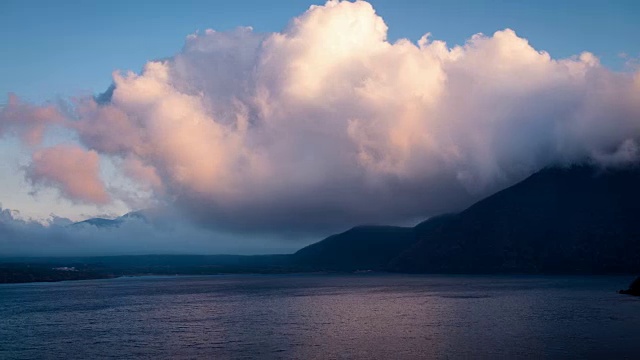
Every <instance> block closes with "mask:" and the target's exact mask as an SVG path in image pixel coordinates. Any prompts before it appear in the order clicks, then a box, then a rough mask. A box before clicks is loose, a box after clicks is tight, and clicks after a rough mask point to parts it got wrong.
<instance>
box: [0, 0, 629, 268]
mask: <svg viewBox="0 0 640 360" xmlns="http://www.w3.org/2000/svg"><path fill="white" fill-rule="evenodd" d="M428 30H429V29H428V28H426V29H425V31H428ZM517 30H518V29H513V30H512V29H505V30H502V31H498V32H496V33H494V34H486V35H483V34H476V35H473V36H472V37H470V38H469V39H468V40H467V42H466V43H464V44H462V45H451V44H445V43H444V42H442V41H439V40H437V39H433V38H431V37H430V36H429V34H426V35H425V36H424V37H423V38H421V39H420V40H419V41H418V42H416V43H414V42H411V41H409V40H406V39H401V40H398V41H395V42H393V43H392V42H389V41H387V31H388V29H387V26H386V24H385V22H384V20H383V19H382V18H381V17H379V16H378V15H377V14H376V13H375V10H374V9H373V7H372V6H371V5H370V4H368V3H366V2H362V1H358V2H354V3H352V2H337V1H329V2H328V3H327V4H326V5H324V6H312V7H311V8H310V9H309V10H308V11H306V12H305V13H303V14H301V15H300V16H299V17H297V18H295V19H292V20H291V22H290V23H289V25H288V26H287V27H286V28H285V29H284V30H282V31H281V32H276V33H258V32H255V31H253V30H252V29H251V28H249V27H240V28H237V29H235V30H231V31H215V30H205V31H202V32H197V33H194V34H192V35H189V36H188V37H187V39H186V41H185V44H184V47H183V48H182V49H181V50H180V51H179V52H178V53H177V54H176V55H174V56H172V57H169V58H165V59H161V60H157V61H150V62H148V63H147V64H146V65H145V66H144V69H143V70H142V71H141V72H140V73H134V72H120V71H116V72H114V73H113V86H111V87H110V88H109V89H107V90H106V91H105V92H104V93H102V94H99V95H97V96H95V97H93V96H80V97H75V98H69V99H63V100H60V101H57V102H51V103H46V104H33V103H29V102H28V101H25V100H23V99H21V98H20V96H19V94H17V95H15V94H10V95H9V96H8V100H7V102H6V105H4V106H3V107H2V108H1V109H0V136H3V139H4V140H3V141H17V140H16V139H19V141H20V145H19V146H20V149H21V151H23V152H25V153H26V154H28V159H26V160H25V163H24V164H22V165H23V166H21V167H20V171H22V174H24V178H25V179H26V183H27V184H28V186H30V189H32V191H34V192H35V193H36V194H37V193H38V192H42V191H49V190H50V189H55V191H57V192H58V193H59V196H60V197H62V198H64V199H67V200H69V201H71V202H73V203H74V204H77V205H78V206H82V205H86V204H90V205H97V206H99V207H102V208H105V209H106V208H108V207H109V206H111V205H113V204H120V205H122V206H124V207H126V208H128V209H132V210H140V209H145V210H146V211H148V212H150V213H152V214H153V216H148V217H147V218H145V219H131V221H125V222H124V223H123V225H121V226H117V227H112V228H105V227H95V226H92V225H91V224H88V225H86V226H80V227H77V226H74V227H69V226H68V225H69V224H70V223H71V222H72V221H70V220H68V219H65V218H59V217H55V216H53V217H51V218H50V219H48V220H47V223H46V224H42V223H41V222H37V221H32V220H29V219H28V215H27V216H26V217H27V219H25V218H24V216H20V215H19V214H17V213H15V212H14V211H12V210H10V209H2V210H1V212H0V253H2V254H3V255H20V256H24V255H94V254H151V253H274V252H283V251H284V252H288V251H292V250H294V249H297V248H299V247H301V246H302V245H305V244H308V243H310V242H312V241H313V240H316V239H318V238H321V237H323V236H325V235H328V234H331V233H334V232H337V231H341V230H345V229H348V228H350V227H352V226H354V225H359V224H403V223H410V222H414V223H415V222H417V221H418V220H422V219H426V218H428V217H431V216H435V215H439V214H442V213H449V212H458V211H461V210H462V209H464V208H466V207H467V206H469V205H471V204H472V203H474V202H475V201H477V200H479V199H482V198H484V197H486V196H488V195H490V194H493V193H495V192H496V191H498V190H501V189H503V188H505V187H507V186H510V185H513V184H515V183H517V182H518V181H521V180H522V179H524V178H526V177H527V176H529V175H531V174H533V173H534V172H536V171H538V170H540V169H543V168H545V167H553V166H560V167H562V166H569V165H571V164H583V163H588V164H591V165H593V166H594V167H595V168H600V169H624V168H627V167H629V166H632V165H635V164H637V162H638V158H639V156H640V148H639V143H638V141H639V140H640V71H638V70H636V69H633V68H632V69H629V70H625V71H622V72H620V71H612V70H610V69H608V68H607V67H605V66H603V65H602V64H601V63H600V61H599V60H598V57H597V56H596V55H594V54H592V53H589V52H583V53H580V54H576V55H575V56H572V57H568V58H562V59H554V58H552V57H551V56H550V55H549V54H548V53H546V52H544V51H543V50H540V49H536V48H534V47H532V46H531V45H530V44H529V43H528V41H527V40H526V39H524V38H522V37H520V36H518V34H517V33H516V31H517ZM585 50H588V49H585ZM60 134H63V135H60ZM36 198H37V195H36ZM0 200H1V198H0ZM18 210H19V209H18ZM120 215H121V214H120ZM154 219H155V220H154ZM40 220H41V219H40ZM412 225H413V224H412Z"/></svg>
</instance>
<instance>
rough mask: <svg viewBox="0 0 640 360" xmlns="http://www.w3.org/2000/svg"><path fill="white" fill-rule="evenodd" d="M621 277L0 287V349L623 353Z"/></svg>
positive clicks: (7, 352)
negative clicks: (617, 292) (618, 291)
mask: <svg viewBox="0 0 640 360" xmlns="http://www.w3.org/2000/svg"><path fill="white" fill-rule="evenodd" d="M630 281H631V278H629V277H532V276H492V277H483V276H408V275H334V276H330V275H273V276H257V275H245V276H207V277H175V278H166V277H141V278H120V279H113V280H97V281H77V282H62V283H49V284H42V283H40V284H20V285H0V318H2V322H0V358H3V359H27V358H65V359H89V358H104V357H111V358H124V357H132V356H135V357H138V358H149V359H151V358H152V359H169V358H171V359H186V358H196V357H197V358H211V359H214V358H215V359H227V358H233V359H243V358H260V359H280V358H297V359H313V358H324V359H336V358H361V359H372V358H374V359H377V358H380V359H382V358H386V359H389V358H395V359H417V358H496V357H497V358H540V357H550V358H585V357H590V358H593V357H604V356H605V355H606V357H609V358H611V357H632V356H633V355H634V354H637V351H638V350H640V345H638V343H637V335H638V328H637V325H638V324H640V313H639V312H638V311H637V309H638V305H639V304H640V302H639V300H638V299H637V298H633V297H628V296H622V295H618V294H616V292H615V291H616V290H617V289H618V288H624V287H626V285H627V284H628V283H629V282H630Z"/></svg>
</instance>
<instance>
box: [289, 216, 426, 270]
mask: <svg viewBox="0 0 640 360" xmlns="http://www.w3.org/2000/svg"><path fill="white" fill-rule="evenodd" d="M414 242H415V234H414V232H413V229H412V228H403V227H395V226H358V227H355V228H353V229H350V230H348V231H345V232H343V233H341V234H337V235H332V236H329V237H328V238H326V239H324V240H322V241H320V242H317V243H315V244H311V245H309V246H307V247H305V248H303V249H301V250H299V251H298V252H296V253H295V254H294V255H293V258H294V260H295V263H296V264H298V265H299V266H304V267H306V268H309V269H314V270H338V271H353V270H382V269H384V268H385V267H386V265H387V264H388V263H389V261H391V259H393V258H394V257H396V256H398V255H399V254H400V253H401V252H402V251H404V250H406V249H407V248H408V247H409V246H411V244H413V243H414Z"/></svg>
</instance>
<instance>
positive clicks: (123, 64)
mask: <svg viewBox="0 0 640 360" xmlns="http://www.w3.org/2000/svg"><path fill="white" fill-rule="evenodd" d="M314 3H316V4H322V3H323V2H321V1H315V2H314V1H291V0H289V1H279V0H272V1H255V0H252V1H200V0H190V1H148V0H139V1H123V0H113V1H78V0H66V1H33V0H17V1H16V0H5V1H3V2H2V4H1V5H0V9H1V11H0V44H2V47H3V51H2V52H3V56H2V57H0V79H1V81H0V94H3V97H4V94H6V93H7V92H15V93H17V94H18V95H19V96H21V97H24V98H26V99H29V100H32V101H36V102H42V101H46V100H50V99H52V98H55V97H56V96H70V95H71V96H73V95H78V94H86V93H87V92H99V91H102V90H103V89H104V88H106V87H107V86H108V85H109V83H110V81H111V79H110V75H111V72H112V71H114V70H116V69H122V70H129V69H131V70H139V69H140V68H141V67H142V65H143V64H144V63H145V62H146V61H147V60H150V59H156V58H161V57H165V56H171V55H173V54H175V53H176V52H178V51H179V49H180V48H181V46H182V44H183V42H184V38H185V36H186V35H188V34H190V33H193V32H194V31H196V30H198V29H200V30H204V29H206V28H213V29H216V30H226V29H231V28H234V27H236V26H240V25H243V26H252V27H254V29H256V30H257V31H264V32H271V31H279V30H281V29H282V28H283V27H285V26H286V24H287V23H288V21H289V20H290V19H291V18H292V17H294V16H297V15H299V14H301V13H302V12H303V11H304V10H305V9H306V8H308V7H309V6H310V5H312V4H314ZM371 3H372V4H373V6H374V7H375V8H376V10H377V11H378V13H379V14H380V15H381V16H382V17H383V18H384V19H385V21H386V23H387V25H388V26H389V37H390V39H391V40H395V39H397V38H402V37H406V38H409V39H411V40H414V41H415V40H417V39H418V38H419V37H420V36H421V35H423V34H424V33H426V32H431V33H432V34H433V37H434V38H435V39H442V40H445V41H447V42H448V43H449V44H450V45H452V44H460V43H463V42H464V41H465V40H466V39H467V38H469V36H470V35H472V34H474V33H478V32H483V33H487V34H491V33H493V32H494V31H496V30H499V29H503V28H506V27H509V28H512V29H514V30H515V31H516V32H517V33H518V34H519V35H520V36H522V37H525V38H527V39H529V41H530V42H531V43H532V44H533V46H534V47H536V48H537V49H543V50H546V51H548V52H549V53H550V54H551V55H552V56H553V57H566V56H571V55H574V54H579V53H580V52H581V51H585V50H587V51H591V52H593V53H594V54H596V55H597V56H599V57H600V59H601V61H602V62H603V63H604V64H606V65H608V66H610V67H611V68H613V69H616V70H624V69H625V65H624V64H625V62H626V60H625V59H623V58H621V57H620V56H619V55H620V54H621V53H625V54H627V55H629V56H631V57H638V56H639V55H640V41H637V34H640V21H638V20H637V19H638V17H639V16H640V2H637V1H633V0H611V1H600V0H582V1H578V0H565V1H552V0H540V1H507V0H485V1H480V0H475V1H460V0H457V1H456V0H454V1H445V0H433V1H409V0H393V1H390V0H378V1H375V0H373V1H371ZM5 101H6V98H4V99H3V100H1V101H0V103H3V102H5Z"/></svg>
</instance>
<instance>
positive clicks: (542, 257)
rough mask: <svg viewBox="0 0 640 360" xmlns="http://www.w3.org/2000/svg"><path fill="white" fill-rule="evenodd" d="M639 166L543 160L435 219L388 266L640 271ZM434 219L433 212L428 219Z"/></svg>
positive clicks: (405, 268) (450, 269)
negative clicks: (544, 165)
mask: <svg viewBox="0 0 640 360" xmlns="http://www.w3.org/2000/svg"><path fill="white" fill-rule="evenodd" d="M639 186H640V171H638V169H637V168H627V169H609V170H605V169H599V168H595V167H590V166H573V167H570V168H549V169H544V170H542V171H540V172H538V173H535V174H533V175H532V176H530V177H529V178H527V179H525V180H524V181H522V182H520V183H518V184H516V185H514V186H512V187H509V188H507V189H505V190H502V191H500V192H498V193H496V194H494V195H492V196H489V197H488V198H486V199H484V200H482V201H480V202H478V203H476V204H474V205H473V206H471V207H469V208H468V209H466V210H464V211H462V212H461V213H459V214H456V215H452V216H449V217H447V218H446V219H445V220H441V221H439V222H438V223H435V224H434V223H432V222H431V220H429V221H427V222H425V223H423V224H420V225H418V226H417V227H416V240H417V241H416V243H415V244H414V245H413V246H412V247H411V248H410V249H408V250H406V251H405V252H403V254H401V255H400V256H398V257H397V258H395V259H394V260H393V261H392V262H391V263H390V264H389V268H390V269H392V270H394V271H401V272H443V273H465V272H487V273H492V272H521V273H540V272H542V273H556V272H559V273H633V272H638V271H640V256H639V255H640V187H639ZM434 221H435V219H434Z"/></svg>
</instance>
